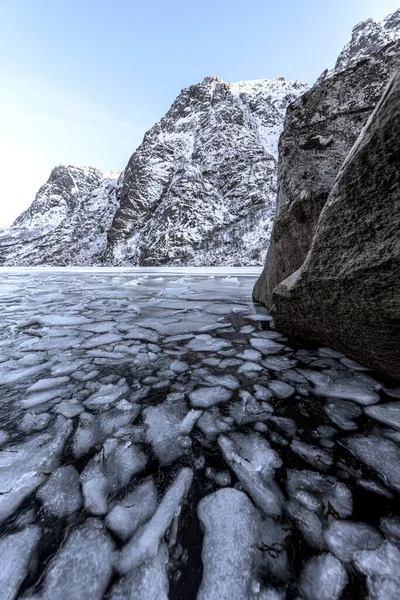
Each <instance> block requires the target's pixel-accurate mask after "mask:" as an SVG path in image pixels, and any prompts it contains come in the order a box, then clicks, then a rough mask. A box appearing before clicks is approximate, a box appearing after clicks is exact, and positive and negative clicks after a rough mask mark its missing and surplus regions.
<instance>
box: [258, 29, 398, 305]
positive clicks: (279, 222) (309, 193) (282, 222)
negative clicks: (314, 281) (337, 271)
mask: <svg viewBox="0 0 400 600" xmlns="http://www.w3.org/2000/svg"><path fill="white" fill-rule="evenodd" d="M398 68H400V40H397V41H395V42H393V43H390V44H388V45H386V46H385V47H384V48H382V49H381V50H380V51H378V52H376V53H374V54H372V55H371V56H370V57H369V58H367V59H364V60H362V61H360V62H358V63H356V64H355V65H354V66H352V67H350V68H348V69H346V70H345V71H342V72H339V73H338V74H336V75H334V76H333V77H331V78H329V79H326V80H325V81H323V82H322V83H319V84H317V85H315V86H314V87H313V88H312V89H311V90H310V91H309V92H307V93H305V94H304V95H303V96H301V97H300V98H299V99H298V100H296V101H295V102H294V103H293V104H292V105H290V106H289V107H288V110H287V114H286V120H285V127H284V132H283V134H282V136H281V139H280V143H279V173H278V198H277V208H276V216H275V221H274V227H273V231H272V237H271V243H270V247H269V250H268V254H267V259H266V263H265V267H264V270H263V273H262V275H261V276H260V278H259V279H258V281H257V283H256V286H255V288H254V292H253V294H254V298H255V299H256V300H258V301H259V302H262V303H263V304H266V305H267V306H270V305H271V301H272V292H273V290H274V288H275V287H276V285H278V283H280V282H281V281H283V280H284V279H286V277H288V276H289V275H291V274H292V273H294V272H295V271H296V270H297V269H298V268H300V267H301V265H302V264H303V262H304V260H305V258H306V256H307V253H308V251H309V249H310V246H311V242H312V239H313V237H314V234H315V231H316V227H317V223H318V219H319V217H320V214H321V211H322V209H323V207H324V205H325V203H326V200H327V198H328V195H329V193H330V191H331V189H332V186H333V183H334V180H335V177H336V175H337V173H338V171H339V168H340V167H341V165H342V164H343V161H344V160H345V158H346V156H347V154H348V153H349V151H350V149H351V147H352V146H353V144H354V143H355V141H356V139H357V137H358V135H359V134H360V131H361V129H362V127H363V126H364V125H365V123H366V121H367V119H368V117H369V116H370V114H371V112H372V111H373V109H374V108H375V106H376V104H377V102H378V100H379V98H380V97H381V95H382V93H383V90H384V89H385V87H386V85H387V84H388V82H389V80H390V78H391V76H392V75H393V73H394V72H395V71H396V70H397V69H398Z"/></svg>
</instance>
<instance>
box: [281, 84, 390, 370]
mask: <svg viewBox="0 0 400 600" xmlns="http://www.w3.org/2000/svg"><path fill="white" fill-rule="evenodd" d="M399 231H400V73H398V74H397V75H396V76H395V77H394V79H393V81H392V82H391V84H390V85H389V88H388V89H387V91H386V92H385V94H384V95H383V97H382V99H381V101H380V102H379V104H378V106H377V108H376V110H375V111H374V113H373V115H372V116H371V118H370V120H369V121H368V123H367V125H366V128H365V129H364V130H363V132H362V134H361V135H360V137H359V139H358V140H357V142H356V144H355V146H354V147H353V149H352V150H351V152H350V154H349V155H348V157H347V159H346V161H345V163H344V164H343V166H342V168H341V169H340V172H339V174H338V176H337V178H336V181H335V184H334V186H333V189H332V191H331V193H330V195H329V198H328V201H327V203H326V205H325V207H324V209H323V211H322V214H321V217H320V220H319V223H318V229H317V232H316V235H315V237H314V240H313V243H312V246H311V249H310V252H309V254H308V256H307V259H306V261H305V263H304V264H303V266H302V268H301V269H299V270H298V271H296V272H295V273H293V274H292V275H291V276H290V277H289V278H287V279H286V280H285V281H283V282H282V283H281V284H280V285H278V286H277V287H276V288H275V290H274V293H273V306H272V314H273V317H274V321H275V326H276V328H277V329H278V330H281V331H285V332H287V333H289V334H291V335H294V336H299V337H301V338H303V339H304V338H305V339H309V340H314V341H318V343H324V344H327V345H329V346H331V347H333V348H336V349H338V350H340V351H342V352H344V353H346V354H347V355H348V356H351V357H353V358H355V359H356V360H358V361H361V362H362V363H364V364H365V365H367V366H370V367H371V368H373V369H377V370H378V371H381V372H383V373H385V374H387V375H390V376H393V377H400V237H399Z"/></svg>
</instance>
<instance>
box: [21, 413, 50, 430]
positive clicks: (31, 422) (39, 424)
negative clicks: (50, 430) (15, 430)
mask: <svg viewBox="0 0 400 600" xmlns="http://www.w3.org/2000/svg"><path fill="white" fill-rule="evenodd" d="M50 421H51V415H50V414H49V413H42V414H40V415H34V414H33V413H25V414H24V416H23V418H22V421H21V422H20V424H19V428H20V430H21V431H23V432H24V433H32V431H42V429H46V427H47V426H48V424H49V423H50Z"/></svg>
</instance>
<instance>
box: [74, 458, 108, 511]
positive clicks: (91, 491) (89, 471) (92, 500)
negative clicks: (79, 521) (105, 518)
mask: <svg viewBox="0 0 400 600" xmlns="http://www.w3.org/2000/svg"><path fill="white" fill-rule="evenodd" d="M80 479H81V483H82V493H83V498H84V502H85V509H86V510H87V512H89V513H91V514H92V515H96V516H99V515H105V514H106V513H107V511H108V489H109V486H108V481H107V477H106V475H105V473H104V468H103V461H102V457H100V456H99V455H97V456H95V457H94V458H92V460H91V461H90V462H89V463H88V464H87V465H86V467H85V469H84V470H83V471H82V473H81V477H80Z"/></svg>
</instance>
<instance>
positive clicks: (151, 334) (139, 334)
mask: <svg viewBox="0 0 400 600" xmlns="http://www.w3.org/2000/svg"><path fill="white" fill-rule="evenodd" d="M122 338H123V339H124V340H139V341H143V342H150V343H151V344H157V343H158V340H159V339H160V336H159V335H158V333H157V332H156V331H152V330H150V329H145V328H143V327H134V328H133V327H132V328H130V329H128V333H125V334H124V335H123V336H122Z"/></svg>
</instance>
